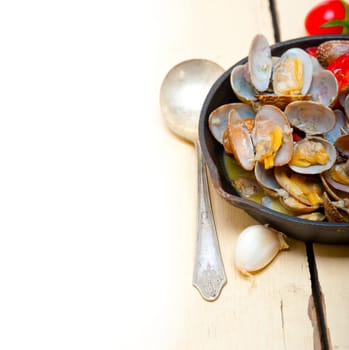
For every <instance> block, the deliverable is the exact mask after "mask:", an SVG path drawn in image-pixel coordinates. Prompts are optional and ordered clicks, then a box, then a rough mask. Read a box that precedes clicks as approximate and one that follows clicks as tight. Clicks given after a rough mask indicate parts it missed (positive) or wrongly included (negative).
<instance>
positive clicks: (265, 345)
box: [143, 0, 313, 350]
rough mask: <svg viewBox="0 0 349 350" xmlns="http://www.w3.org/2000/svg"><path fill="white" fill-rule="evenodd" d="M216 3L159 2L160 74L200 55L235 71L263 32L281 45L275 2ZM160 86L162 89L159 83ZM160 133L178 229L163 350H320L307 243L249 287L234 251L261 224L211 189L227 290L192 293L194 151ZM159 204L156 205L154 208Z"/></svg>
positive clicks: (162, 299) (164, 299) (159, 323)
mask: <svg viewBox="0 0 349 350" xmlns="http://www.w3.org/2000/svg"><path fill="white" fill-rule="evenodd" d="M152 3H153V5H154V4H155V3H156V1H155V0H153V2H152ZM212 4H213V3H212V2H211V1H209V0H204V1H200V0H191V1H187V0H178V1H166V2H165V4H163V5H161V4H160V3H157V5H159V6H161V7H162V9H161V14H162V15H161V23H160V28H161V31H162V33H160V38H159V40H160V41H159V42H160V45H159V53H158V57H159V58H158V61H159V71H158V72H161V75H162V76H164V74H165V73H166V72H167V70H168V69H170V68H171V67H172V66H173V65H174V64H176V63H178V62H180V61H182V60H185V59H188V58H193V57H204V58H208V59H212V60H214V61H216V62H217V63H219V64H221V65H222V66H223V67H225V68H228V67H230V66H231V65H233V64H234V63H235V62H236V61H237V60H239V59H240V58H242V57H244V56H246V55H247V53H248V49H249V45H250V41H251V39H252V38H253V36H254V35H255V34H257V33H263V34H265V35H266V36H267V37H268V39H269V41H270V43H273V31H272V27H271V20H270V13H269V2H268V1H266V0H264V1H257V0H247V1H244V4H243V6H241V2H240V1H238V0H233V1H227V0H220V1H216V2H214V6H213V5H212ZM150 6H151V5H150ZM256 13H258V16H256ZM156 77H157V78H159V75H158V73H157V75H156ZM152 83H154V82H152ZM158 83H160V81H159V82H158ZM152 86H153V88H155V90H156V85H154V84H153V85H152ZM157 113H159V112H157ZM159 119H160V115H159ZM162 127H164V126H162ZM157 128H159V130H158V131H159V132H160V137H161V142H162V143H161V147H162V150H161V151H160V150H159V151H158V152H157V155H158V156H160V158H161V159H162V165H161V166H162V170H161V174H162V175H163V176H164V177H165V179H166V181H167V183H168V184H169V186H168V187H164V188H163V190H164V193H163V194H162V197H161V198H162V199H163V201H162V203H161V205H162V206H166V205H167V206H168V207H169V208H170V210H171V216H170V217H168V218H167V220H171V218H172V220H171V225H172V227H171V228H168V231H167V233H166V234H167V235H168V236H167V240H168V248H167V254H168V255H167V263H168V266H169V267H168V273H169V276H168V277H167V278H166V283H167V284H166V294H164V295H159V294H158V295H157V297H158V298H159V300H158V303H159V304H160V305H162V307H163V311H162V313H161V315H162V318H161V319H158V318H155V319H152V321H153V324H152V326H153V327H154V329H155V330H156V333H155V331H153V332H152V331H150V335H149V337H150V339H154V337H155V336H156V337H158V338H157V339H158V340H157V342H156V345H158V346H159V349H170V350H171V349H173V350H175V349H203V350H205V349H213V348H216V349H222V350H225V349H241V350H246V349H247V350H248V349H278V350H279V349H311V348H313V326H312V323H311V320H310V319H309V316H308V303H309V297H310V295H311V286H310V279H309V272H308V267H307V259H306V253H305V247H304V245H303V243H300V242H297V241H290V242H289V243H290V247H291V248H290V250H289V251H287V252H283V253H281V254H280V255H279V256H278V257H277V258H276V260H275V261H274V262H273V263H272V264H271V265H270V266H269V267H268V268H267V269H266V270H265V271H263V272H261V273H259V274H258V275H257V276H256V279H255V283H254V284H251V282H250V281H248V280H246V279H245V278H243V277H242V276H241V275H240V274H239V273H237V271H236V270H235V268H234V266H233V249H234V244H235V242H236V239H237V236H238V233H239V232H240V231H241V230H242V229H243V228H245V227H247V226H248V225H251V224H254V223H255V221H254V220H253V219H252V218H251V217H249V216H248V215H247V214H246V213H244V212H243V211H241V210H239V209H236V208H233V207H232V206H231V205H229V204H228V203H226V202H225V201H224V200H223V199H222V198H220V197H219V196H218V194H217V193H216V192H215V191H214V190H213V189H212V188H211V193H212V203H213V210H214V215H215V220H216V225H217V231H218V235H219V241H220V245H221V249H222V255H223V260H224V263H225V267H226V273H227V278H228V284H227V285H226V286H225V287H224V289H223V291H222V294H221V296H220V298H219V299H218V300H217V301H215V302H213V303H208V302H206V301H204V300H202V299H201V297H200V295H199V293H198V292H197V290H196V289H194V288H193V287H192V285H191V277H192V266H193V265H192V263H193V257H194V246H195V226H196V224H195V221H196V198H195V195H196V194H195V192H196V163H195V162H196V160H195V152H194V149H193V148H192V146H191V145H190V144H188V143H186V142H183V141H182V140H180V139H178V138H176V137H175V136H174V135H172V134H171V133H169V132H168V131H167V130H166V129H165V128H164V129H160V124H157ZM169 155H171V156H170V157H169ZM164 183H165V182H164ZM176 203H178V205H177V204H176ZM158 205H159V203H157V202H155V204H154V206H155V207H154V210H157V206H158ZM163 234H165V232H161V235H163ZM159 330H160V332H159ZM159 333H160V335H159ZM150 339H148V340H147V339H146V340H144V343H143V348H144V344H145V345H146V348H148V347H149V349H150V348H151V349H154V348H157V347H156V346H155V347H154V342H152V341H151V340H150ZM147 346H148V347H147Z"/></svg>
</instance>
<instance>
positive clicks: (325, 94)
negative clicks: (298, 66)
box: [309, 69, 338, 106]
mask: <svg viewBox="0 0 349 350" xmlns="http://www.w3.org/2000/svg"><path fill="white" fill-rule="evenodd" d="M309 94H311V96H312V97H311V99H312V100H313V101H316V102H320V103H322V104H323V105H325V106H333V104H334V103H335V101H336V99H337V95H338V82H337V79H336V77H335V75H334V74H333V73H332V72H331V71H329V70H325V69H323V70H321V71H319V72H314V73H313V78H312V81H311V85H310V88H309Z"/></svg>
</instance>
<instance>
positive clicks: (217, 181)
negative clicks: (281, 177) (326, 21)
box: [199, 34, 349, 243]
mask: <svg viewBox="0 0 349 350" xmlns="http://www.w3.org/2000/svg"><path fill="white" fill-rule="evenodd" d="M340 39H346V40H349V35H336V34H334V35H316V36H306V37H300V38H296V39H291V40H287V41H283V42H280V43H277V44H275V45H272V46H271V50H272V52H275V51H277V50H282V51H284V50H285V47H286V48H289V47H297V45H298V44H302V45H304V44H305V43H307V44H309V47H310V46H315V45H318V44H319V43H320V42H323V41H326V40H340ZM246 62H247V56H246V57H244V58H243V59H241V60H240V61H238V62H237V63H236V64H234V65H233V66H231V67H230V68H229V69H228V70H226V71H225V72H224V73H223V74H222V75H221V76H220V77H219V78H218V79H217V81H216V82H215V83H214V84H213V86H212V87H211V89H210V91H209V93H208V95H207V97H206V99H205V102H204V104H203V107H202V109H201V114H200V122H199V141H200V145H201V149H202V152H203V155H204V158H205V161H206V164H207V166H208V169H209V172H210V175H211V179H212V183H213V185H214V187H215V189H216V191H217V192H218V193H219V194H220V196H222V197H223V198H224V199H226V200H227V201H228V202H230V203H232V204H233V205H234V206H236V207H238V208H241V209H244V210H246V211H247V212H248V213H250V212H251V210H252V212H253V211H255V212H257V213H260V214H262V215H264V216H272V217H275V218H277V220H286V221H288V222H291V223H292V222H294V223H297V224H299V225H301V226H309V225H311V226H312V227H315V228H316V227H319V228H321V229H324V228H325V229H328V230H330V231H332V230H336V231H338V230H339V231H341V230H343V229H346V230H348V229H349V224H348V223H329V222H315V221H314V222H311V224H309V221H308V220H305V219H301V218H297V217H292V216H289V215H286V214H283V213H279V212H276V211H274V210H272V209H269V208H266V207H263V206H262V205H260V204H257V203H255V202H252V201H250V200H248V199H244V198H241V197H239V196H238V195H235V194H233V193H231V192H227V191H226V190H225V189H224V187H223V184H222V176H223V175H222V174H220V171H219V165H218V162H219V160H217V159H216V160H215V159H213V158H212V157H211V153H210V150H209V149H208V146H207V143H206V137H205V135H206V134H207V129H208V127H207V120H208V116H209V113H210V112H211V111H209V107H210V106H209V105H210V103H211V100H212V98H213V97H214V96H215V95H216V93H217V91H218V90H219V88H220V86H221V85H222V83H223V82H224V81H225V80H227V79H229V77H230V73H231V71H232V69H233V68H234V67H235V66H237V65H240V64H243V63H246ZM232 96H234V93H233V91H232ZM213 142H214V143H217V141H215V140H213ZM218 147H219V146H218ZM220 147H222V146H221V145H220ZM222 152H223V151H222ZM230 187H231V186H230ZM231 188H232V187H231ZM232 192H234V190H233V188H232ZM252 216H254V215H252ZM329 234H330V233H329ZM290 236H292V234H290ZM297 236H299V235H297ZM297 238H299V237H297ZM302 240H304V241H307V240H308V239H307V238H306V237H305V239H302ZM329 241H331V240H329ZM345 241H346V242H348V243H349V236H348V239H345ZM334 243H336V242H334Z"/></svg>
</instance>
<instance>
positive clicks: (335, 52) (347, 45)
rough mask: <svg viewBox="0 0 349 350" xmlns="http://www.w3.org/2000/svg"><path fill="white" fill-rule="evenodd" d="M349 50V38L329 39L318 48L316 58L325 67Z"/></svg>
mask: <svg viewBox="0 0 349 350" xmlns="http://www.w3.org/2000/svg"><path fill="white" fill-rule="evenodd" d="M347 52H349V40H328V41H325V42H323V43H321V44H320V45H319V46H318V48H317V50H316V58H317V59H318V61H319V63H320V64H321V65H322V66H323V67H327V66H328V65H329V64H330V63H331V62H333V61H334V60H335V59H336V58H337V57H339V56H341V55H343V54H344V53H347Z"/></svg>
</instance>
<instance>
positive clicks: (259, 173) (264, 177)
mask: <svg viewBox="0 0 349 350" xmlns="http://www.w3.org/2000/svg"><path fill="white" fill-rule="evenodd" d="M254 175H255V178H256V180H257V182H258V183H259V185H260V186H261V187H262V188H263V189H264V191H265V192H266V193H267V194H268V195H269V196H270V197H272V198H276V197H279V196H286V195H287V192H285V190H283V189H282V188H281V187H280V185H279V184H278V183H277V181H276V180H275V177H274V169H272V168H271V169H265V167H264V166H263V164H262V163H259V162H257V163H256V165H255V168H254Z"/></svg>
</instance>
